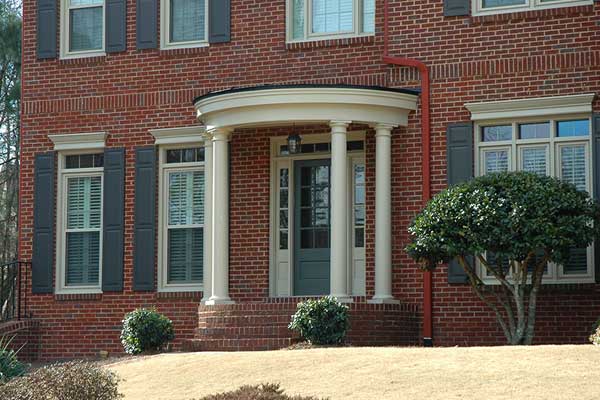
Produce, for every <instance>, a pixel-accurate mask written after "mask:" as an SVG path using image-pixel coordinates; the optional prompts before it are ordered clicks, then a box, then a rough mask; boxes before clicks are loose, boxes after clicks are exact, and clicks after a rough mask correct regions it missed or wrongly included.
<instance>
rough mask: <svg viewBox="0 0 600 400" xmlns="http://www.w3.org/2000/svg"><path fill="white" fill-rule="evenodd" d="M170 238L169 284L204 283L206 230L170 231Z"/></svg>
mask: <svg viewBox="0 0 600 400" xmlns="http://www.w3.org/2000/svg"><path fill="white" fill-rule="evenodd" d="M168 236H169V239H168V266H167V268H168V272H167V275H168V278H167V280H168V283H200V282H202V278H203V275H204V271H203V268H202V267H203V247H204V230H203V229H202V228H188V229H169V235H168Z"/></svg>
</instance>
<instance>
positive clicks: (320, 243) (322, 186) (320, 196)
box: [294, 159, 331, 296]
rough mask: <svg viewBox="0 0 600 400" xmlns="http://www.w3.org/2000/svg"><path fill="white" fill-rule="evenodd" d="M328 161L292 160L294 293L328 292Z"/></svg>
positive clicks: (308, 294)
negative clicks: (293, 182)
mask: <svg viewBox="0 0 600 400" xmlns="http://www.w3.org/2000/svg"><path fill="white" fill-rule="evenodd" d="M330 166H331V160H329V159H324V160H307V161H296V162H295V163H294V181H295V184H294V186H295V187H294V193H295V197H294V205H295V206H294V208H295V214H294V217H295V218H294V221H295V224H294V225H295V228H294V295H296V296H311V295H324V294H328V293H329V291H330V288H329V280H330V277H329V276H330V274H329V268H330V267H329V262H330V253H331V252H330V245H329V241H330V234H329V226H330V224H329V222H330V214H331V213H330V201H329V197H330V196H329V193H330V185H329V177H330V169H331V168H330Z"/></svg>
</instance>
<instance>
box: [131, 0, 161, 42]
mask: <svg viewBox="0 0 600 400" xmlns="http://www.w3.org/2000/svg"><path fill="white" fill-rule="evenodd" d="M157 24H158V2H157V0H137V3H136V36H137V38H136V43H137V48H138V50H141V49H155V48H156V47H157V46H158V30H157Z"/></svg>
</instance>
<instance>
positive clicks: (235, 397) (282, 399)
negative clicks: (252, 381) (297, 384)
mask: <svg viewBox="0 0 600 400" xmlns="http://www.w3.org/2000/svg"><path fill="white" fill-rule="evenodd" d="M200 400H319V399H317V398H316V397H303V396H294V397H290V396H288V395H286V394H285V393H284V392H283V390H282V389H280V387H279V385H272V384H264V385H258V386H242V387H241V388H239V389H238V390H234V391H233V392H227V393H219V394H215V395H211V396H206V397H203V398H202V399H200Z"/></svg>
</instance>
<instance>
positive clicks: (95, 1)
mask: <svg viewBox="0 0 600 400" xmlns="http://www.w3.org/2000/svg"><path fill="white" fill-rule="evenodd" d="M102 4H104V0H71V5H72V6H95V5H102Z"/></svg>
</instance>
